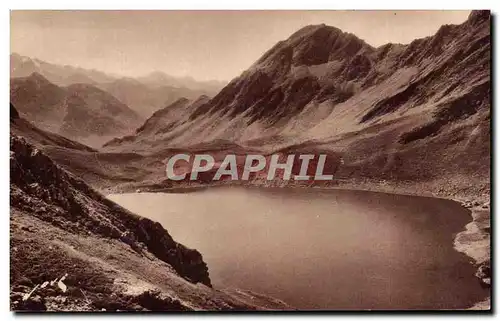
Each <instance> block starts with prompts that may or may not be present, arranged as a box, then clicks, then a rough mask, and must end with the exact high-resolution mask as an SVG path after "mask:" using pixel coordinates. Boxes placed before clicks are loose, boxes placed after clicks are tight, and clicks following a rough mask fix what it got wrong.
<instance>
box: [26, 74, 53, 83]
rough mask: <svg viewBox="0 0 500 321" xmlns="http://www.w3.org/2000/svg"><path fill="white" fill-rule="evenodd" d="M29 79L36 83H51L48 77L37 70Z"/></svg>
mask: <svg viewBox="0 0 500 321" xmlns="http://www.w3.org/2000/svg"><path fill="white" fill-rule="evenodd" d="M28 79H29V80H32V81H34V82H36V83H43V84H51V82H50V81H49V80H48V79H47V78H45V77H44V76H43V75H42V74H41V73H39V72H36V71H35V72H33V73H32V74H31V75H29V76H28Z"/></svg>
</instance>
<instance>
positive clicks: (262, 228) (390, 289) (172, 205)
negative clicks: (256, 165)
mask: <svg viewBox="0 0 500 321" xmlns="http://www.w3.org/2000/svg"><path fill="white" fill-rule="evenodd" d="M109 198H110V199H112V200H113V201H115V202H117V203H118V204H120V205H122V206H124V207H125V208H127V209H129V210H131V211H133V212H135V213H137V214H140V215H142V216H145V217H148V218H150V219H153V220H156V221H159V222H160V223H161V224H162V225H163V226H164V227H165V228H166V229H167V230H168V231H169V233H170V234H171V235H172V236H173V237H174V239H175V240H176V241H178V242H180V243H183V244H184V245H186V246H188V247H191V248H196V249H197V250H199V251H200V252H201V253H202V254H203V258H204V260H205V262H207V264H208V267H209V272H210V278H211V280H212V283H213V284H214V287H216V288H217V287H218V288H223V287H234V288H242V289H247V290H251V291H254V292H258V293H263V294H267V295H270V296H273V297H276V298H279V299H282V300H284V301H285V302H287V303H289V304H291V305H293V306H295V307H297V308H300V309H457V308H458V309H460V308H466V307H469V306H471V305H472V304H473V303H475V302H477V301H480V300H481V299H483V298H485V297H486V295H487V293H488V292H487V290H486V289H483V288H481V286H480V284H479V282H478V280H477V279H476V278H475V277H474V273H475V269H474V267H473V266H472V265H471V264H470V262H469V258H468V257H466V256H465V255H463V254H461V253H458V252H456V251H455V250H454V249H453V239H454V236H455V234H456V233H458V232H460V231H461V230H463V228H464V225H465V224H467V222H469V221H470V220H471V218H470V214H469V212H468V211H467V210H466V209H464V208H462V207H461V206H460V205H459V204H458V203H456V202H453V201H449V200H442V199H435V198H425V197H414V196H402V195H393V194H384V193H373V192H362V191H346V190H329V191H327V190H317V189H257V188H251V189H245V188H211V189H206V190H202V191H196V192H192V193H178V194H169V193H164V194H160V193H157V194H154V193H140V194H137V193H135V194H120V195H110V196H109Z"/></svg>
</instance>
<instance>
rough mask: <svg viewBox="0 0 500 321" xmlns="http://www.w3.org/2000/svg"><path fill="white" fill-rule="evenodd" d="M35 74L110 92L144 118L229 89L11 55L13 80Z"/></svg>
mask: <svg viewBox="0 0 500 321" xmlns="http://www.w3.org/2000/svg"><path fill="white" fill-rule="evenodd" d="M32 73H38V74H40V75H42V76H43V77H45V78H47V79H48V80H49V81H50V82H52V83H53V84H55V85H58V86H69V85H72V84H90V85H94V86H96V87H99V88H101V89H103V90H107V91H109V92H110V93H111V94H112V95H114V96H115V97H116V98H118V99H119V100H120V101H122V102H123V103H125V104H127V105H128V106H130V108H132V109H134V110H135V111H136V112H137V113H139V114H140V115H142V116H144V117H148V116H150V115H151V114H152V113H153V112H154V111H156V110H157V109H159V108H162V107H165V106H167V105H169V104H171V103H173V102H174V101H175V100H177V99H179V98H181V97H187V98H196V97H198V96H200V95H209V96H213V95H215V94H216V93H217V92H218V91H219V90H220V89H221V88H222V87H223V86H224V85H225V83H224V82H219V81H215V80H214V81H197V80H195V79H193V78H191V77H174V76H170V75H167V74H165V73H163V72H160V71H156V72H152V73H150V74H148V75H145V76H141V77H137V78H130V77H120V76H116V75H110V74H106V73H104V72H101V71H98V70H94V69H85V68H80V67H73V66H69V65H64V66H63V65H58V64H53V63H49V62H45V61H43V60H40V59H36V58H30V57H26V56H21V55H19V54H17V53H12V54H11V55H10V77H11V78H19V77H28V76H30V75H31V74H32Z"/></svg>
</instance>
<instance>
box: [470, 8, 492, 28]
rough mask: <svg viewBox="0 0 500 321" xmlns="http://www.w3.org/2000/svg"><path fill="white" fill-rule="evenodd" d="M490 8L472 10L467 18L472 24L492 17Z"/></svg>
mask: <svg viewBox="0 0 500 321" xmlns="http://www.w3.org/2000/svg"><path fill="white" fill-rule="evenodd" d="M490 15H491V12H490V10H472V11H471V13H470V14H469V17H468V18H467V21H469V22H470V23H471V24H473V25H474V24H476V23H480V22H483V21H485V20H489V19H490Z"/></svg>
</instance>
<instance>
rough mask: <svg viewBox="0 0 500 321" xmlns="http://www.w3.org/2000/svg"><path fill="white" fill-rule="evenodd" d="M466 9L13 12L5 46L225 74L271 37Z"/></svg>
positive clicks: (455, 17)
mask: <svg viewBox="0 0 500 321" xmlns="http://www.w3.org/2000/svg"><path fill="white" fill-rule="evenodd" d="M468 15H469V11H12V12H11V52H17V53H19V54H22V55H26V56H30V57H37V58H40V59H42V60H46V61H48V62H54V63H58V64H71V65H75V66H81V67H87V68H95V69H99V70H103V71H106V72H112V73H117V74H122V75H130V76H134V75H142V74H146V73H148V72H151V71H154V70H160V71H164V72H166V73H168V74H171V75H174V76H187V75H189V76H192V77H194V78H196V79H199V80H208V79H219V80H230V79H232V78H234V77H235V76H237V75H239V74H240V73H241V72H242V71H243V70H245V69H246V68H248V67H249V66H250V65H251V64H252V63H253V62H255V61H256V60H257V59H258V58H259V57H260V56H261V55H262V54H263V53H264V52H265V51H266V50H268V49H269V48H270V47H272V46H273V45H274V44H275V43H276V42H278V41H280V40H284V39H286V38H288V36H290V35H291V34H292V33H293V32H295V31H297V30H298V29H300V28H301V27H303V26H306V25H309V24H320V23H325V24H327V25H331V26H335V27H337V28H340V29H342V30H343V31H347V32H351V33H354V34H355V35H357V36H358V37H359V38H361V39H363V40H365V41H366V42H368V43H369V44H371V45H373V46H379V45H382V44H385V43H387V42H399V43H409V42H411V40H413V39H415V38H421V37H425V36H429V35H432V34H434V33H435V32H436V31H437V29H438V28H439V27H440V26H441V25H443V24H450V23H453V24H457V23H462V22H463V21H465V20H466V19H467V16H468Z"/></svg>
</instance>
